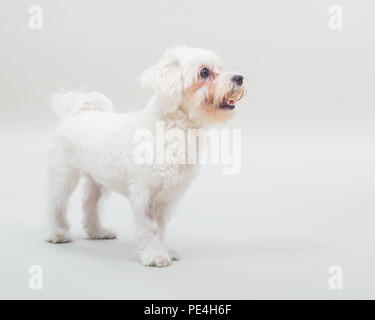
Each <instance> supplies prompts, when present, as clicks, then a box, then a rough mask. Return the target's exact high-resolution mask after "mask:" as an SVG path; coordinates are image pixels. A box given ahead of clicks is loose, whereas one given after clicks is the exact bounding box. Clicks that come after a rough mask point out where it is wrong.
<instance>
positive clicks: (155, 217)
mask: <svg viewBox="0 0 375 320" xmlns="http://www.w3.org/2000/svg"><path fill="white" fill-rule="evenodd" d="M202 68H207V69H209V71H210V77H207V78H202V77H201V76H200V72H201V70H202ZM142 82H143V84H144V85H147V86H151V87H152V88H153V89H154V91H155V94H154V96H153V97H152V98H151V99H150V101H149V102H148V104H147V106H146V108H145V109H144V110H143V111H141V112H137V113H124V114H119V113H115V112H113V109H112V103H111V101H110V100H109V99H108V98H106V97H105V96H104V95H103V94H101V93H98V92H91V93H86V94H79V93H74V92H67V93H62V92H59V93H57V94H56V95H54V97H53V99H52V109H53V110H54V111H55V113H56V114H57V115H58V116H59V117H60V122H59V124H58V126H57V128H56V130H55V131H54V132H53V134H52V135H51V137H50V139H49V143H48V146H47V151H48V170H49V171H48V173H49V174H48V176H49V189H48V190H49V197H48V217H49V222H50V224H49V226H50V230H49V236H48V240H49V241H51V242H54V243H62V242H69V241H71V237H70V235H69V223H68V221H67V218H66V211H67V203H68V199H69V197H70V195H71V194H72V192H73V191H74V189H75V187H76V186H77V183H78V180H79V178H80V177H85V178H86V187H85V190H84V196H83V205H82V208H83V212H84V219H83V225H84V228H85V230H86V233H87V235H88V237H90V238H95V239H112V238H115V237H116V234H115V233H114V232H113V231H112V230H110V229H107V228H104V227H103V226H102V225H101V223H100V220H99V214H98V208H99V206H100V203H101V202H102V200H103V198H104V196H105V195H106V194H108V192H109V191H110V190H113V191H116V192H118V193H120V194H122V195H124V196H125V197H127V198H128V199H129V201H130V203H131V206H132V209H133V211H134V215H135V223H136V239H137V244H138V251H139V254H140V259H141V261H142V263H143V264H144V265H147V266H167V265H169V264H170V262H171V260H172V259H177V258H178V256H177V254H176V253H174V252H173V251H171V250H167V249H166V248H165V247H164V244H163V237H164V232H165V225H166V222H167V219H168V217H169V216H170V214H171V212H172V210H173V207H174V206H175V204H176V203H177V202H178V200H179V199H180V198H181V196H182V195H183V193H184V191H185V190H186V189H187V187H188V185H189V184H190V182H191V181H192V179H193V178H194V176H195V175H196V173H197V166H196V165H192V164H189V165H178V164H166V163H163V164H152V165H147V164H143V165H137V164H136V163H135V162H134V159H133V150H134V148H135V147H136V143H135V141H134V139H133V137H134V134H135V132H136V130H137V129H139V128H144V129H149V130H151V132H154V131H155V122H156V121H164V124H165V127H166V128H179V129H181V130H187V129H188V128H201V127H203V126H206V125H207V124H210V123H213V122H220V121H224V120H226V119H228V118H231V117H232V116H233V113H234V111H233V110H230V108H224V107H223V106H225V103H226V102H227V101H229V100H228V99H232V100H233V99H234V100H238V99H240V96H242V95H243V93H244V91H243V90H244V86H241V84H240V85H238V84H234V83H233V81H232V75H231V74H228V73H223V72H222V71H221V65H220V60H219V58H218V56H217V55H216V54H215V53H213V52H212V51H209V50H203V49H199V48H187V47H178V48H174V49H170V50H167V52H166V53H165V54H164V56H163V58H162V59H161V60H160V61H159V62H158V64H157V65H156V66H154V67H151V68H150V69H149V70H147V71H145V72H144V73H143V75H142ZM232 100H230V101H232Z"/></svg>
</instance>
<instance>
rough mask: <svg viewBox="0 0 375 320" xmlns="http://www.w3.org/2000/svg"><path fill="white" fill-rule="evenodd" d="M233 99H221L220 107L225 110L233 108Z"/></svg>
mask: <svg viewBox="0 0 375 320" xmlns="http://www.w3.org/2000/svg"><path fill="white" fill-rule="evenodd" d="M234 102H235V101H234V100H233V99H228V100H225V99H224V100H223V102H222V103H220V109H227V110H233V109H234V108H235V107H236V106H235V104H234Z"/></svg>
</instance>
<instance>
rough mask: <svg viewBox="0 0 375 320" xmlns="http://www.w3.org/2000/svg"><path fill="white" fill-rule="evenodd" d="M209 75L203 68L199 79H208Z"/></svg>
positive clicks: (208, 71)
mask: <svg viewBox="0 0 375 320" xmlns="http://www.w3.org/2000/svg"><path fill="white" fill-rule="evenodd" d="M209 75H210V70H208V69H207V68H203V69H202V70H201V78H202V79H206V78H208V76H209Z"/></svg>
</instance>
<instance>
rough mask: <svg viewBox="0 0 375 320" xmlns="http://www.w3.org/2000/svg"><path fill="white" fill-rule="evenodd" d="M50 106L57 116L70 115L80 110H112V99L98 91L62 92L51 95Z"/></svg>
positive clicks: (64, 116)
mask: <svg viewBox="0 0 375 320" xmlns="http://www.w3.org/2000/svg"><path fill="white" fill-rule="evenodd" d="M50 107H51V109H52V110H53V111H54V113H55V114H56V115H57V116H58V117H59V118H66V117H70V116H72V115H74V114H76V113H79V112H81V111H106V112H112V111H113V107H112V101H111V100H109V99H108V98H107V97H106V96H104V94H102V93H100V92H88V93H77V92H72V91H68V92H62V91H58V92H57V93H55V94H54V95H53V96H52V97H51V102H50Z"/></svg>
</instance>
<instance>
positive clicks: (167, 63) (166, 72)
mask: <svg viewBox="0 0 375 320" xmlns="http://www.w3.org/2000/svg"><path fill="white" fill-rule="evenodd" d="M186 50H187V48H186V47H177V48H173V49H169V50H167V51H166V52H165V53H164V55H163V57H162V58H161V59H160V61H159V62H158V63H157V64H156V65H155V66H153V67H151V68H149V69H147V70H146V71H144V72H143V73H142V75H141V79H140V80H141V83H142V85H143V86H145V87H151V88H153V90H154V91H155V93H156V94H157V95H158V96H159V98H160V99H161V101H162V104H163V108H164V111H165V112H166V113H172V112H174V111H175V110H177V108H178V107H179V106H180V105H181V102H182V91H183V87H184V81H183V76H182V70H181V59H182V57H183V56H184V53H185V52H186Z"/></svg>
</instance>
